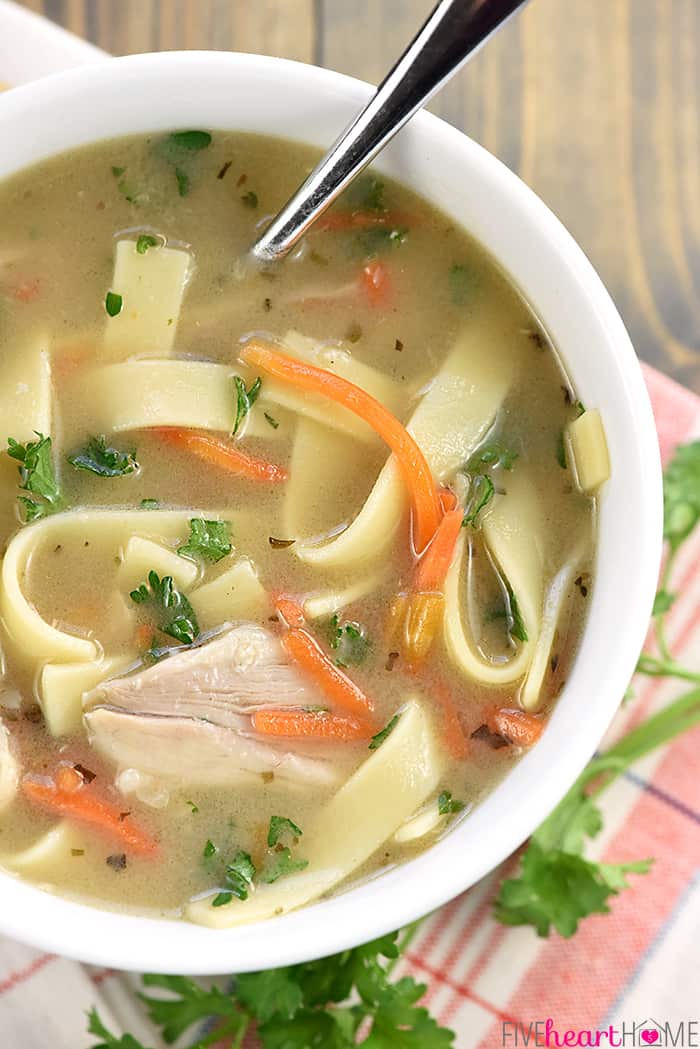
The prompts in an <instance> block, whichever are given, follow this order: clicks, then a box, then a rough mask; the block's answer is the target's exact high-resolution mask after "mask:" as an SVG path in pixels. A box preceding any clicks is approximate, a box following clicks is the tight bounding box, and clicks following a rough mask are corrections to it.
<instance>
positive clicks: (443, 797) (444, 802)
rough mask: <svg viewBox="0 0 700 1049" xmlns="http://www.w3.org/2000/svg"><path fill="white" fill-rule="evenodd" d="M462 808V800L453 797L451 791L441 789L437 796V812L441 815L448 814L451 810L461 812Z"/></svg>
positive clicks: (450, 813)
mask: <svg viewBox="0 0 700 1049" xmlns="http://www.w3.org/2000/svg"><path fill="white" fill-rule="evenodd" d="M463 808H464V802H463V801H457V799H456V798H453V797H452V793H451V791H449V790H443V791H442V793H441V794H440V797H439V798H438V812H439V813H440V815H441V816H450V815H452V813H453V812H461V811H462V809H463Z"/></svg>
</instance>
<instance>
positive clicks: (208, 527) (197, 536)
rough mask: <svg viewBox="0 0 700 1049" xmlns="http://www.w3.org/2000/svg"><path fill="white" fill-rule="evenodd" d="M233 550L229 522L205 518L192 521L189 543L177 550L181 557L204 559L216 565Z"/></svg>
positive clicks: (194, 518) (196, 518)
mask: <svg viewBox="0 0 700 1049" xmlns="http://www.w3.org/2000/svg"><path fill="white" fill-rule="evenodd" d="M231 550H232V546H231V525H230V524H229V522H228V521H205V520H204V518H203V517H193V518H192V519H191V520H190V534H189V536H188V539H187V542H186V543H182V545H181V546H179V547H178V548H177V552H178V554H179V555H180V557H191V558H194V559H195V560H196V559H197V558H202V560H204V561H211V562H212V564H216V562H217V561H220V560H221V559H222V557H226V555H227V554H230V553H231Z"/></svg>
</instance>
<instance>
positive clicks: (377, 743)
mask: <svg viewBox="0 0 700 1049" xmlns="http://www.w3.org/2000/svg"><path fill="white" fill-rule="evenodd" d="M400 717H401V715H400V714H394V716H393V718H392V719H391V721H388V722H387V724H386V725H385V726H384V728H383V729H382V730H381V731H380V732H378V733H377V734H376V736H372V739H371V742H370V745H369V749H370V750H376V749H377V747H381V745H382V743H383V742H384V740H385V739H386V738H387V736H390V735H391V733H392V732H393V731H394V729H395V728H396V726H397V725H398V723H399V718H400Z"/></svg>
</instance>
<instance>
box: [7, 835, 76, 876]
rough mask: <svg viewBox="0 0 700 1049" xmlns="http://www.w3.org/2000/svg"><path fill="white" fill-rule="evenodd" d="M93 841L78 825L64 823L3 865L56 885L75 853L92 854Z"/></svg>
mask: <svg viewBox="0 0 700 1049" xmlns="http://www.w3.org/2000/svg"><path fill="white" fill-rule="evenodd" d="M91 844H92V843H91V842H90V839H89V837H88V836H87V835H86V834H85V832H84V831H83V830H82V829H81V828H80V827H76V826H75V824H73V823H69V822H68V821H67V820H61V822H60V823H57V824H56V825H55V826H54V827H51V829H50V830H47V831H45V832H44V833H43V834H42V835H40V837H39V838H37V840H36V841H35V842H33V843H32V844H31V845H29V846H28V847H27V848H26V849H22V850H21V851H20V852H15V853H14V854H11V855H9V856H8V855H3V857H2V862H3V864H4V865H5V866H6V867H9V869H10V870H12V871H17V872H18V873H19V874H22V875H25V876H27V877H30V878H31V879H32V880H36V879H40V880H42V881H43V880H46V881H49V882H50V881H52V880H53V878H54V877H55V873H56V870H60V869H61V866H62V864H64V863H65V862H66V861H67V860H68V861H70V860H71V859H72V858H73V857H74V850H75V851H79V853H80V854H81V855H83V856H84V855H85V853H86V852H88V851H89V849H90V846H91Z"/></svg>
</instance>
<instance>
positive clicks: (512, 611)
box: [506, 583, 528, 641]
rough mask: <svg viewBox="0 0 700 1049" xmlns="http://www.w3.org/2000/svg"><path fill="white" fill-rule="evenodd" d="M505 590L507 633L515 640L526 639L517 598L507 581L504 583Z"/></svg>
mask: <svg viewBox="0 0 700 1049" xmlns="http://www.w3.org/2000/svg"><path fill="white" fill-rule="evenodd" d="M506 591H507V601H506V619H507V620H508V633H509V634H510V636H511V637H514V638H515V639H516V640H517V641H527V639H528V638H527V630H526V629H525V623H524V621H523V617H522V614H521V612H520V606H519V604H518V599H517V598H516V596H515V594H514V593H513V590H512V588H511V586H510V584H509V583H506Z"/></svg>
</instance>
